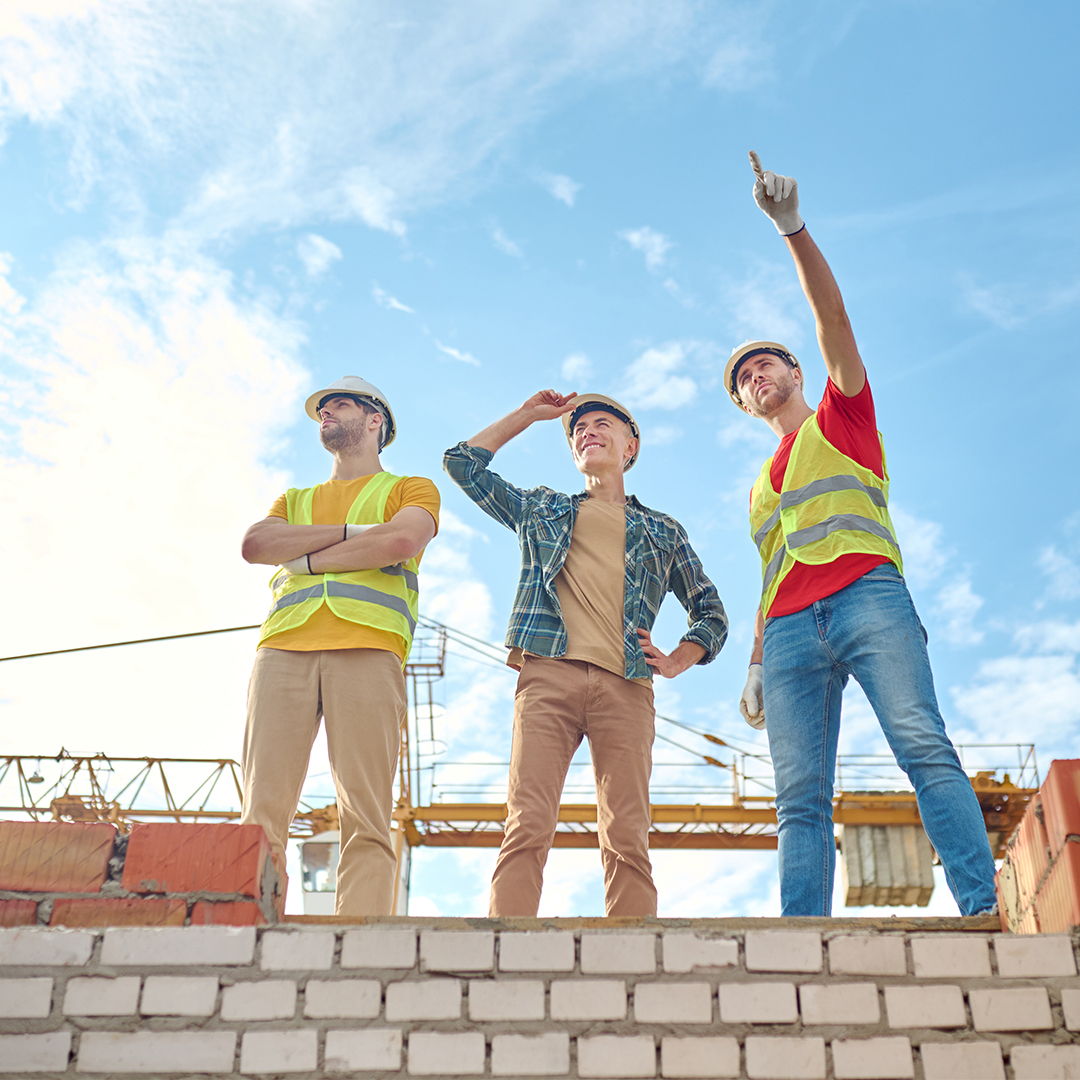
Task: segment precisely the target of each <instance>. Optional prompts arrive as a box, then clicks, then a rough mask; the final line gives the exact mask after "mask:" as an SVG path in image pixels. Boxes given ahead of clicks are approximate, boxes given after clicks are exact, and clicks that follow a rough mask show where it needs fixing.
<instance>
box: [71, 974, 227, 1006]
mask: <svg viewBox="0 0 1080 1080" xmlns="http://www.w3.org/2000/svg"><path fill="white" fill-rule="evenodd" d="M69 985H70V984H69ZM217 992H218V981H217V976H214V975H147V977H146V982H145V983H144V984H143V992H142V1003H141V1004H140V1005H139V1012H141V1013H142V1014H143V1016H213V1015H214V1008H215V1007H216V1005H217Z"/></svg>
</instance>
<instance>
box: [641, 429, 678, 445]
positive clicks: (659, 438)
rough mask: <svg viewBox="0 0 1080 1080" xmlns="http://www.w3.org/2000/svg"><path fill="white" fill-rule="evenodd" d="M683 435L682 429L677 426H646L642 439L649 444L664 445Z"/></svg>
mask: <svg viewBox="0 0 1080 1080" xmlns="http://www.w3.org/2000/svg"><path fill="white" fill-rule="evenodd" d="M682 437H683V429H682V428H677V427H654V428H646V429H645V433H644V435H643V437H642V441H643V442H645V443H647V444H648V445H649V446H664V445H666V444H667V443H673V442H677V441H678V440H679V439H681V438H682Z"/></svg>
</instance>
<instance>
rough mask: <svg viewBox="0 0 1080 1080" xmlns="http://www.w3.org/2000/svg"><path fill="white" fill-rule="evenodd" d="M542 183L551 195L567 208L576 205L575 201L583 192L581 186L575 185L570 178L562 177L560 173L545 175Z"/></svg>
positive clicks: (541, 178) (541, 179)
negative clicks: (578, 194)
mask: <svg viewBox="0 0 1080 1080" xmlns="http://www.w3.org/2000/svg"><path fill="white" fill-rule="evenodd" d="M540 183H541V184H543V185H544V187H545V188H547V190H548V192H550V194H551V195H552V196H553V197H554V198H556V199H558V200H559V201H560V202H564V203H566V205H567V206H573V205H574V199H576V198H577V193H578V192H579V191H580V190H581V185H580V184H578V183H575V182H574V181H573V180H571V179H570V177H569V176H560V175H559V174H558V173H544V174H543V176H541V177H540Z"/></svg>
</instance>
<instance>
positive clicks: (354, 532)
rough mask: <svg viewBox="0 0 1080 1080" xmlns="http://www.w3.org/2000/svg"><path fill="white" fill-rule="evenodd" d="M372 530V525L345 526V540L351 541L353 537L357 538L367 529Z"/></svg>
mask: <svg viewBox="0 0 1080 1080" xmlns="http://www.w3.org/2000/svg"><path fill="white" fill-rule="evenodd" d="M370 528H373V526H372V525H346V526H345V539H346V540H351V539H352V538H353V537H354V536H359V535H360V534H361V533H362V532H364V531H366V530H367V529H370Z"/></svg>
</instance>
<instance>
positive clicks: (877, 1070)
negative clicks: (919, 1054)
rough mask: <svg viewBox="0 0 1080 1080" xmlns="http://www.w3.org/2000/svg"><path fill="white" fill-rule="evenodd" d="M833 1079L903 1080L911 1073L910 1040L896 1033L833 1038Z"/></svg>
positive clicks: (912, 1070) (912, 1074) (913, 1068)
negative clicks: (878, 1036)
mask: <svg viewBox="0 0 1080 1080" xmlns="http://www.w3.org/2000/svg"><path fill="white" fill-rule="evenodd" d="M832 1056H833V1076H835V1077H836V1080H905V1078H906V1077H913V1076H914V1075H915V1063H914V1062H913V1061H912V1058H911V1043H910V1041H909V1040H907V1039H905V1038H903V1037H902V1036H900V1035H896V1036H892V1037H891V1038H881V1039H836V1040H835V1041H834V1042H833V1044H832Z"/></svg>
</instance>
